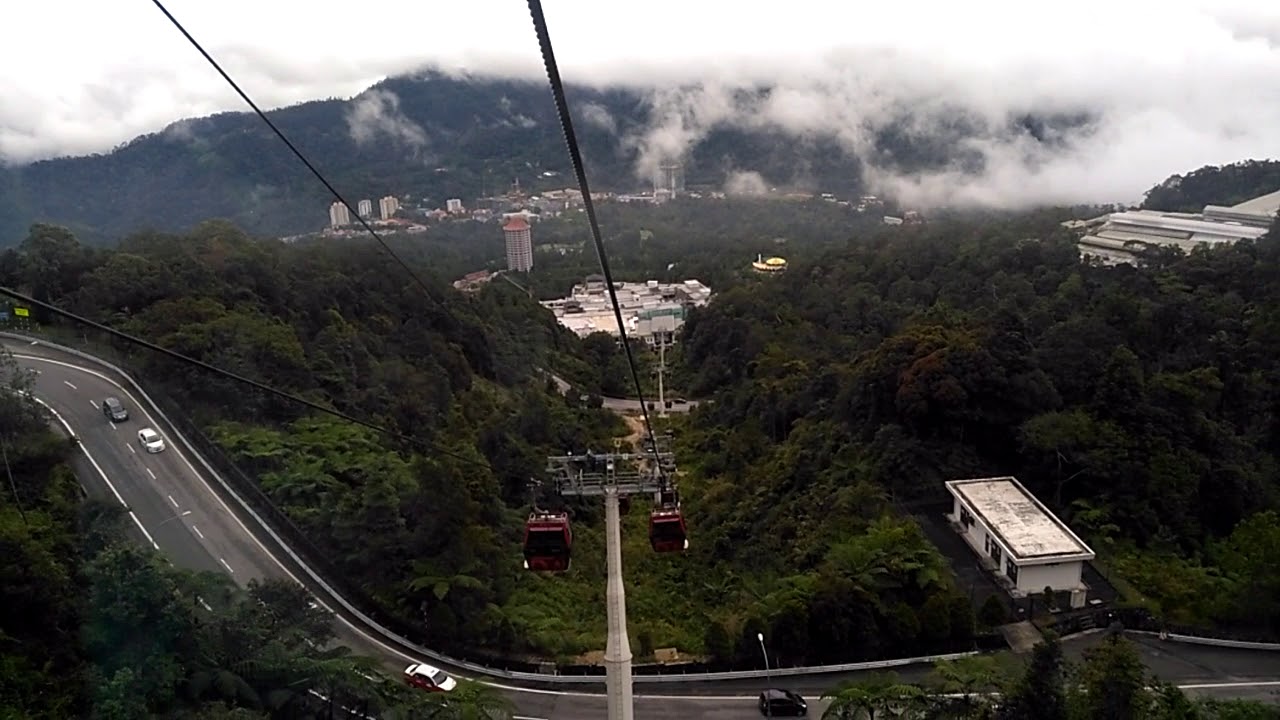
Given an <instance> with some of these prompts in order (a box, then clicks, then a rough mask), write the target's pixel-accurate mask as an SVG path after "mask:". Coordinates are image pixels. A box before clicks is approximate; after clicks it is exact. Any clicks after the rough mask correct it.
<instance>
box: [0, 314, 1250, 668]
mask: <svg viewBox="0 0 1280 720" xmlns="http://www.w3.org/2000/svg"><path fill="white" fill-rule="evenodd" d="M0 337H7V338H11V339H17V340H23V341H30V340H36V341H38V342H39V344H40V345H43V346H45V347H48V348H51V349H53V350H56V351H59V352H63V353H66V354H69V355H72V356H74V357H77V358H80V359H82V360H85V361H87V362H89V363H92V364H94V365H96V366H98V367H99V368H102V369H104V370H106V371H108V372H110V373H113V374H115V375H117V376H118V377H119V378H120V379H121V380H122V381H124V383H126V384H127V385H129V386H131V387H132V388H133V389H135V390H136V391H137V392H138V394H139V395H140V396H141V398H142V399H143V400H144V401H145V402H146V404H147V405H149V406H150V407H151V408H152V409H153V410H155V411H156V414H157V416H158V417H159V418H160V420H161V421H162V422H164V423H165V424H166V425H168V426H169V429H170V431H171V437H173V438H175V439H177V440H178V442H179V443H180V444H181V445H182V446H183V447H184V449H186V450H187V451H188V452H189V453H190V454H191V456H192V457H193V458H194V459H195V460H196V462H197V463H198V464H199V465H200V467H202V468H203V469H204V471H205V474H206V475H207V478H208V479H210V480H212V481H214V483H216V485H217V487H214V486H213V484H210V487H211V489H213V490H215V491H218V490H221V492H219V494H220V495H223V496H224V497H226V498H230V499H231V500H232V501H234V505H235V506H237V507H238V508H239V509H241V510H243V512H244V514H245V515H246V516H247V518H242V519H249V520H252V524H253V526H255V527H256V528H258V529H260V530H261V531H262V533H265V537H264V536H263V535H258V539H259V540H269V541H270V543H266V542H264V546H265V545H267V544H270V545H273V546H274V547H275V548H277V549H278V550H279V551H280V555H278V554H276V553H275V552H272V551H268V552H271V554H272V555H273V556H274V558H275V560H276V561H277V562H279V563H280V564H281V565H282V566H285V565H286V563H285V562H284V560H286V559H287V560H288V561H290V562H289V565H292V566H293V569H295V570H298V571H300V572H299V573H297V574H295V573H294V572H293V571H292V570H290V571H289V572H290V574H291V575H293V576H294V579H295V580H297V581H298V582H300V583H301V584H303V585H304V586H305V587H307V589H308V590H310V591H311V592H312V593H315V594H316V595H318V596H321V598H322V599H328V600H331V601H332V602H333V603H334V604H335V605H336V606H338V607H340V608H341V611H336V612H337V614H339V615H340V616H342V617H343V619H344V620H346V621H347V622H348V624H350V625H351V626H352V627H353V628H354V629H356V631H357V632H359V633H360V634H361V635H363V636H364V637H365V638H366V639H373V640H376V641H379V642H381V643H384V644H386V645H389V646H391V647H392V648H393V649H395V650H396V651H398V652H400V653H402V654H405V655H408V656H410V657H416V658H422V659H428V660H431V661H434V662H436V663H439V664H441V665H446V666H449V667H451V668H458V669H462V670H465V671H468V672H470V673H473V674H475V675H479V676H482V677H489V678H499V679H504V680H512V681H516V682H519V683H524V684H527V685H531V686H536V685H561V684H603V683H604V680H605V676H604V673H603V668H600V669H598V670H599V671H598V673H592V674H581V675H570V674H562V673H561V672H560V671H559V669H558V668H557V670H556V672H554V673H549V672H524V671H518V670H510V669H506V668H498V667H493V666H490V665H485V664H481V663H478V662H472V661H470V660H465V659H460V658H456V657H450V656H449V655H445V654H443V653H440V652H437V651H435V650H431V649H429V648H426V647H424V646H422V645H421V644H419V643H417V642H414V641H413V640H411V639H410V638H409V637H406V635H408V634H411V633H404V634H399V633H396V632H394V631H392V630H391V629H389V628H388V627H386V625H384V624H383V622H380V621H379V620H383V618H378V619H375V617H374V615H375V614H376V612H375V613H367V612H365V611H364V610H362V609H361V608H359V607H357V606H356V605H355V604H353V603H352V602H351V601H349V600H348V599H347V598H348V596H355V597H361V596H363V595H364V593H362V592H359V591H352V590H351V589H346V591H345V592H343V591H340V590H339V589H338V588H337V587H335V583H334V582H331V581H330V580H329V579H327V578H325V577H323V576H322V575H321V573H319V572H317V571H316V569H315V567H316V566H320V567H322V568H323V567H326V566H327V565H328V563H327V562H324V561H322V560H319V559H316V558H304V557H303V554H302V553H301V552H299V551H298V550H297V549H296V548H295V547H294V546H293V545H292V544H291V543H289V542H287V541H286V540H285V538H284V537H282V536H281V531H280V528H289V530H285V532H286V533H287V534H289V535H292V536H296V537H297V538H298V539H300V540H301V541H302V544H303V545H307V546H310V547H312V548H314V545H311V543H310V541H309V540H307V539H306V538H305V536H302V533H301V531H299V530H298V529H297V528H296V526H294V525H293V523H292V521H291V520H289V518H288V517H286V516H285V515H284V513H283V512H282V511H280V510H279V509H278V508H276V507H275V505H274V504H273V503H271V502H270V500H269V499H267V498H266V496H265V494H263V493H262V491H261V489H260V488H258V487H257V483H255V482H253V481H252V480H251V479H250V478H248V477H247V476H245V475H243V473H241V472H240V471H239V469H238V468H235V466H234V463H231V462H230V461H229V459H226V463H225V464H227V465H230V466H231V467H230V474H231V475H232V476H233V477H235V476H239V478H238V479H240V480H241V482H239V483H236V484H237V485H241V486H242V488H241V489H240V490H237V488H236V487H233V484H232V483H231V482H229V481H228V480H227V478H226V477H225V476H224V475H225V474H227V472H228V471H222V472H220V471H219V470H218V469H217V468H215V467H214V465H213V464H212V463H211V462H210V461H209V460H208V459H207V458H206V457H205V453H202V452H201V451H200V450H201V446H202V445H203V446H205V448H204V449H207V450H211V451H213V452H212V453H211V454H213V455H215V456H217V455H224V454H223V453H222V451H221V450H220V449H219V448H217V447H216V445H215V444H214V443H213V442H212V441H211V440H209V439H208V438H207V437H205V436H204V434H203V433H202V432H201V431H199V429H198V428H196V427H194V425H192V424H190V423H189V421H187V420H186V418H185V417H183V416H182V415H181V414H179V413H178V412H177V411H176V409H175V412H174V413H173V414H172V415H171V414H169V413H166V412H165V410H164V408H163V407H162V403H161V402H159V401H157V400H156V399H155V398H154V397H153V396H152V395H151V394H149V393H148V392H147V390H146V389H144V388H143V387H142V385H141V384H140V383H139V382H138V381H137V380H135V379H134V377H133V376H132V375H131V374H130V373H129V372H127V371H126V370H125V369H122V368H121V367H119V366H118V365H116V364H114V363H112V362H109V361H107V360H104V359H102V358H101V357H98V356H96V355H94V354H91V353H89V352H85V351H82V350H78V349H76V348H73V347H69V346H67V345H63V344H60V343H57V342H52V341H50V340H47V339H45V337H44V336H43V335H42V334H41V333H39V332H32V331H26V332H12V331H0ZM86 344H88V343H87V339H86ZM164 404H165V405H169V406H170V408H171V409H174V408H173V405H171V404H170V403H164ZM175 417H177V418H179V419H178V420H175V419H174V418H175ZM184 428H185V429H186V430H187V432H184V431H183V430H184ZM189 435H194V436H197V437H199V438H201V440H203V441H204V442H202V443H200V444H199V445H198V444H197V443H196V442H193V441H192V440H190V439H189ZM224 459H225V456H224ZM244 490H250V492H248V493H246V492H244ZM246 495H250V496H251V497H252V496H255V495H256V496H258V498H257V499H258V500H259V502H258V503H251V502H249V501H248V500H247V499H246V497H245V496H246ZM258 505H262V507H261V509H260V508H259V507H257V506H258ZM264 515H270V516H271V517H272V518H273V519H274V520H276V521H277V523H279V527H277V526H276V525H273V524H272V523H271V522H268V520H267V519H266V518H265V517H264ZM255 535H257V533H255ZM308 554H310V553H308ZM281 555H283V556H284V557H281ZM299 575H301V576H302V577H299ZM304 578H305V579H304ZM337 583H338V584H341V581H337ZM361 599H365V598H361ZM385 620H390V621H391V622H390V624H400V623H398V622H395V619H392V618H386V619H385ZM1177 637H1178V638H1189V637H1190V636H1182V635H1179V636H1177ZM1169 639H1174V637H1173V636H1170V638H1169ZM1205 640H1213V638H1194V640H1191V639H1184V640H1179V641H1182V642H1193V641H1196V642H1200V643H1201V644H1206V643H1204V642H1203V641H1205ZM1223 642H1233V641H1223ZM976 654H979V653H978V652H977V651H969V652H961V653H948V654H942V655H928V656H921V657H911V658H896V659H890V660H877V661H870V662H853V663H840V664H834V665H821V666H806V667H792V668H773V669H772V670H770V671H767V673H768V675H769V676H775V675H776V676H786V677H799V676H811V675H830V674H839V673H850V672H859V671H868V670H883V669H887V668H895V667H905V666H910V665H920V664H932V663H935V662H939V661H942V660H952V659H956V658H961V657H968V656H971V655H976ZM645 670H651V668H645ZM765 677H766V671H765V670H730V671H724V672H674V673H662V672H645V671H644V670H642V671H641V672H638V673H636V674H635V675H634V676H633V680H634V682H636V683H651V684H662V683H692V682H724V681H733V680H747V679H763V678H765Z"/></svg>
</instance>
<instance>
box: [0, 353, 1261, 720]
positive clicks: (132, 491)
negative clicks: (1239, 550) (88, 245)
mask: <svg viewBox="0 0 1280 720" xmlns="http://www.w3.org/2000/svg"><path fill="white" fill-rule="evenodd" d="M3 344H4V345H5V346H6V347H7V348H8V349H9V350H10V351H11V352H13V353H14V356H15V359H16V360H17V361H18V362H19V364H20V365H22V366H23V367H27V368H30V369H32V370H35V371H37V373H38V374H37V375H36V380H35V387H34V388H33V392H34V394H35V396H36V397H37V398H38V399H40V400H42V401H43V402H44V403H46V404H47V405H48V406H49V407H50V408H51V409H52V410H53V411H54V412H56V413H57V415H58V418H59V420H60V421H61V422H65V423H66V424H67V425H68V426H69V427H70V429H71V431H72V432H73V433H74V434H75V435H76V436H77V437H79V438H80V440H81V445H80V446H81V450H82V452H81V453H80V454H79V457H78V458H77V460H76V461H75V462H76V465H77V471H78V473H79V477H80V478H81V481H82V482H83V483H85V485H86V488H87V489H89V490H90V492H95V493H97V494H99V495H100V496H103V497H108V498H110V497H115V498H116V499H117V500H118V501H120V502H121V503H122V504H123V505H125V506H127V507H128V508H129V509H130V510H131V511H132V514H133V517H134V518H135V523H136V524H137V526H138V527H139V530H138V534H139V536H140V537H143V539H144V540H145V541H147V542H150V543H152V544H153V545H154V546H156V547H157V548H158V549H159V550H160V551H161V552H163V553H165V554H166V556H167V557H168V558H169V559H170V560H171V561H172V562H174V563H175V564H178V565H180V566H182V567H186V568H191V569H196V570H213V571H217V572H223V573H227V574H229V575H230V577H231V578H232V579H233V580H234V581H235V582H236V583H237V584H240V585H242V586H243V585H245V584H247V583H248V581H249V580H251V579H254V578H266V577H288V578H291V579H293V580H295V581H297V582H299V583H300V584H303V585H304V586H305V585H306V583H302V582H301V581H300V580H299V578H298V576H297V575H295V574H294V573H293V572H291V571H290V570H289V569H288V567H287V566H286V565H284V564H283V563H281V562H280V561H279V560H277V559H276V556H275V555H274V554H273V553H272V551H271V550H269V549H268V547H267V544H264V543H263V542H262V541H260V540H259V539H258V538H257V537H256V535H255V533H254V532H251V531H250V527H251V525H250V524H249V523H247V522H245V521H244V520H243V519H242V518H241V516H240V515H238V514H237V513H236V512H233V511H232V508H231V507H230V506H229V505H228V503H227V502H226V501H225V500H224V499H223V498H222V496H220V495H219V494H218V493H217V492H215V491H214V489H213V485H212V484H211V482H210V481H209V479H207V478H206V477H204V474H203V473H202V472H201V471H200V470H197V464H193V462H192V460H191V457H192V455H191V451H190V450H189V449H188V448H186V447H182V446H181V443H180V442H179V440H178V438H177V436H176V434H175V433H174V432H173V429H172V428H169V427H167V426H166V425H165V424H164V423H163V422H161V421H160V420H159V418H158V417H157V414H156V413H155V411H154V409H152V408H148V407H145V405H144V403H142V402H141V399H140V398H139V397H137V394H136V393H133V392H130V391H129V390H127V389H126V388H125V387H122V385H123V382H124V381H123V380H122V379H118V378H115V377H114V374H113V373H111V372H110V371H108V370H106V369H104V368H101V367H98V366H96V365H95V364H93V363H90V362H87V361H85V360H83V359H81V358H78V357H76V356H74V355H71V354H68V353H65V352H62V351H60V350H57V349H55V348H49V347H46V346H44V345H43V344H40V343H36V344H30V343H26V342H19V341H13V340H9V339H5V340H4V341H3ZM110 396H115V397H119V398H120V399H121V400H122V401H123V402H124V403H125V405H126V407H127V408H128V409H129V411H130V415H131V417H130V419H129V420H128V421H126V422H124V423H121V424H119V425H114V424H112V423H109V422H108V421H107V420H106V418H105V417H104V416H103V415H102V413H101V411H100V404H101V401H102V399H103V398H105V397H110ZM144 426H150V427H153V428H155V429H157V430H158V431H159V432H160V433H161V434H162V435H163V436H164V437H165V439H166V442H167V444H168V446H169V447H168V448H167V449H166V450H165V451H164V452H162V453H159V454H155V455H148V454H146V453H144V452H141V448H140V447H138V444H137V441H136V436H137V430H138V429H140V428H141V427H144ZM322 602H323V601H322ZM326 607H328V606H326ZM336 617H337V619H338V620H339V623H338V628H337V629H338V632H339V637H340V638H341V640H342V642H343V643H344V644H346V645H348V646H350V647H352V649H353V650H355V651H357V652H360V653H364V654H368V655H371V656H374V657H378V658H381V659H382V660H383V661H384V662H385V663H386V665H387V667H388V668H389V669H391V670H395V669H398V668H399V667H403V665H404V664H405V663H407V662H409V661H416V660H418V659H419V658H416V657H413V656H411V655H408V654H406V653H405V652H404V651H403V650H401V649H398V648H395V647H392V646H391V645H388V644H387V643H385V642H384V641H383V640H381V639H379V638H377V637H374V636H372V635H370V634H368V633H366V632H365V631H363V630H362V629H360V628H359V627H357V626H356V625H355V624H353V623H351V622H350V621H349V620H347V619H346V618H345V617H343V616H342V615H341V614H336ZM1098 637H1099V636H1096V635H1095V636H1092V637H1086V638H1082V639H1078V640H1071V641H1068V642H1067V643H1066V648H1067V652H1068V654H1070V655H1074V656H1078V655H1079V654H1080V653H1081V652H1082V650H1083V649H1084V648H1086V647H1089V646H1091V645H1093V644H1096V642H1097V639H1098ZM1137 640H1138V646H1139V650H1140V651H1141V652H1142V654H1143V657H1144V660H1145V661H1146V663H1147V665H1148V667H1150V668H1151V669H1152V670H1153V671H1154V672H1156V673H1157V674H1158V675H1159V676H1160V677H1162V678H1164V679H1167V680H1171V681H1174V682H1178V683H1182V684H1190V685H1192V686H1195V687H1193V688H1189V690H1190V691H1192V692H1200V693H1208V694H1214V695H1218V696H1231V697H1236V696H1248V697H1263V696H1268V695H1269V694H1270V693H1272V692H1273V691H1274V690H1275V688H1274V687H1272V686H1270V685H1266V684H1263V685H1259V683H1265V682H1267V681H1272V680H1274V679H1276V678H1280V653H1267V652H1261V651H1240V650H1226V649H1219V648H1211V647H1200V646H1189V645H1176V644H1173V643H1163V642H1160V641H1157V640H1152V639H1147V638H1141V637H1140V638H1137ZM926 673H927V668H921V667H915V668H903V669H901V670H900V671H899V675H901V676H902V677H903V678H904V679H917V678H919V677H923V676H924V675H925V674H926ZM858 675H860V674H859V673H846V674H832V675H824V676H817V677H799V678H788V679H787V680H786V681H785V685H786V686H788V687H793V688H795V689H797V690H798V691H800V692H802V693H805V694H806V695H808V696H810V697H813V698H815V699H816V697H817V696H818V695H820V694H821V692H822V691H824V690H826V689H828V688H830V687H832V686H833V685H836V684H838V683H840V682H842V681H846V680H850V679H854V678H856V677H858ZM491 684H493V685H495V686H496V687H498V688H500V689H502V690H503V691H504V692H506V693H508V694H509V696H510V697H511V698H512V700H513V701H515V703H516V704H517V706H518V707H519V708H520V714H521V716H524V717H530V718H556V720H560V719H561V718H565V719H567V720H578V719H581V720H587V719H588V718H591V719H596V718H600V717H603V716H604V702H603V697H602V696H601V695H600V693H599V692H598V691H596V692H592V691H593V690H597V687H596V686H587V687H582V688H581V689H570V690H567V691H561V690H541V689H528V688H517V687H512V686H508V685H503V684H500V683H491ZM761 685H762V683H761V681H758V680H742V681H718V682H708V683H680V684H671V685H669V686H666V687H662V688H661V689H659V688H658V687H657V686H655V685H648V684H646V685H637V687H636V690H637V693H636V717H637V718H640V719H642V720H643V719H653V720H657V719H659V718H688V719H698V718H703V719H706V720H713V719H717V718H738V717H753V716H754V715H755V710H754V705H753V702H754V695H755V693H757V692H758V691H759V688H760V686H761ZM650 688H652V690H650ZM646 691H647V692H646ZM813 704H814V705H820V703H816V702H815V703H813ZM815 709H817V708H815Z"/></svg>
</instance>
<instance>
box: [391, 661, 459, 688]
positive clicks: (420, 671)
mask: <svg viewBox="0 0 1280 720" xmlns="http://www.w3.org/2000/svg"><path fill="white" fill-rule="evenodd" d="M404 681H405V682H406V683H408V684H410V685H412V686H414V687H418V688H422V689H423V690H426V691H428V692H449V691H450V690H452V689H454V688H455V687H457V686H458V681H457V680H454V679H453V678H451V677H449V675H448V673H446V672H445V671H443V670H441V669H439V668H433V667H431V666H430V665H426V664H424V663H417V664H415V665H410V666H409V667H407V668H405V669H404Z"/></svg>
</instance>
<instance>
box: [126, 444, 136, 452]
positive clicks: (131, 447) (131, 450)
mask: <svg viewBox="0 0 1280 720" xmlns="http://www.w3.org/2000/svg"><path fill="white" fill-rule="evenodd" d="M125 447H127V448H129V452H131V453H137V452H138V451H137V450H134V449H133V446H132V445H125Z"/></svg>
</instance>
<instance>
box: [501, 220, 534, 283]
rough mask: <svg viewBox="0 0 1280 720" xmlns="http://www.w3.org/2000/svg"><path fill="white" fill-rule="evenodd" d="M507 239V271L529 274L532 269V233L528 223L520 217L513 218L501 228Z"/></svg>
mask: <svg viewBox="0 0 1280 720" xmlns="http://www.w3.org/2000/svg"><path fill="white" fill-rule="evenodd" d="M502 232H503V234H504V235H506V237H507V269H508V270H511V271H514V272H529V271H530V270H532V269H533V232H532V231H531V230H530V229H529V221H528V220H525V219H524V218H522V217H519V216H517V217H513V218H511V219H510V220H508V221H507V224H506V225H503V226H502Z"/></svg>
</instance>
